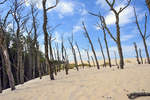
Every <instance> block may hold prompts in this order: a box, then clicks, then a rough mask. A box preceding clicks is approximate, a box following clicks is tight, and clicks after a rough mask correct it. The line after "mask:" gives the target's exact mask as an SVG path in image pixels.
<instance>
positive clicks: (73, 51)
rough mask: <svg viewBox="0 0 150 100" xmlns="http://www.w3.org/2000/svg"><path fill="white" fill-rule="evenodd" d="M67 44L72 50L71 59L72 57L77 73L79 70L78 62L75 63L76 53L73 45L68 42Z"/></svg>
mask: <svg viewBox="0 0 150 100" xmlns="http://www.w3.org/2000/svg"><path fill="white" fill-rule="evenodd" d="M69 44H70V46H71V49H72V54H73V57H74V63H75V67H76V69H77V71H79V68H78V62H77V56H76V51H75V49H74V47H73V43H72V42H71V41H70V40H69Z"/></svg>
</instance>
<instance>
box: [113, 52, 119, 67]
mask: <svg viewBox="0 0 150 100" xmlns="http://www.w3.org/2000/svg"><path fill="white" fill-rule="evenodd" d="M114 55H115V63H116V66H117V68H119V65H118V63H117V56H116V52H115V51H114Z"/></svg>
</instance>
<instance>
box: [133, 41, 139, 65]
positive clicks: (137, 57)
mask: <svg viewBox="0 0 150 100" xmlns="http://www.w3.org/2000/svg"><path fill="white" fill-rule="evenodd" d="M133 44H134V48H135V53H136V59H137V62H138V64H140V60H139V54H138V49H137V45H136V43H135V42H134V43H133Z"/></svg>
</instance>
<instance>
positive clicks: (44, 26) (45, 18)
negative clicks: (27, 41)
mask: <svg viewBox="0 0 150 100" xmlns="http://www.w3.org/2000/svg"><path fill="white" fill-rule="evenodd" d="M46 2H47V0H42V6H43V32H44V45H45V58H46V64H47V65H48V67H49V69H50V79H51V80H54V75H53V66H52V63H51V61H50V59H49V56H48V31H47V22H48V20H47V19H48V18H47V12H48V11H49V10H51V9H53V8H55V7H56V6H57V4H58V2H59V0H56V4H55V5H54V6H51V7H48V8H47V7H46Z"/></svg>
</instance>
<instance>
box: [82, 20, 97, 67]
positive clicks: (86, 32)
mask: <svg viewBox="0 0 150 100" xmlns="http://www.w3.org/2000/svg"><path fill="white" fill-rule="evenodd" d="M82 25H83V29H84V31H85V32H84V34H85V37H86V38H87V39H88V41H89V44H90V46H91V49H92V52H93V55H94V58H95V61H96V66H97V69H100V67H99V63H98V59H97V56H96V52H95V49H94V46H93V43H92V41H91V38H90V36H89V33H88V31H87V29H86V26H85V24H84V22H82Z"/></svg>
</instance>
